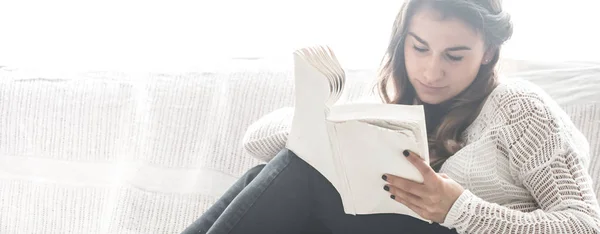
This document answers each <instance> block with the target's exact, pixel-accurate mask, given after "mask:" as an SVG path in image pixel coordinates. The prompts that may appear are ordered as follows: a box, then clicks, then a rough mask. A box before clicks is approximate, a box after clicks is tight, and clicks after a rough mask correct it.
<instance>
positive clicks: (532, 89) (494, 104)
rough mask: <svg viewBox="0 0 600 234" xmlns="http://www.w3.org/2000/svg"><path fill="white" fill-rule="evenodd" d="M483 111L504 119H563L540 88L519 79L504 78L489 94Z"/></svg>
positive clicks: (552, 101)
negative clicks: (526, 117)
mask: <svg viewBox="0 0 600 234" xmlns="http://www.w3.org/2000/svg"><path fill="white" fill-rule="evenodd" d="M485 102H486V103H485V104H484V110H482V111H489V112H494V113H496V114H500V115H503V116H504V117H507V118H508V117H513V118H518V117H525V116H529V117H534V116H537V117H538V118H549V117H552V118H556V117H559V116H560V117H563V114H564V112H563V111H562V109H561V108H560V106H559V105H558V103H557V102H556V101H555V100H554V99H552V97H551V96H550V95H549V94H548V93H547V92H546V91H545V90H543V89H542V88H541V87H540V86H538V85H536V84H534V83H532V82H530V81H527V80H524V79H520V78H506V79H503V80H501V81H500V83H499V84H498V86H497V87H496V88H495V89H494V90H493V91H492V93H490V95H489V96H488V98H487V99H486V101H485Z"/></svg>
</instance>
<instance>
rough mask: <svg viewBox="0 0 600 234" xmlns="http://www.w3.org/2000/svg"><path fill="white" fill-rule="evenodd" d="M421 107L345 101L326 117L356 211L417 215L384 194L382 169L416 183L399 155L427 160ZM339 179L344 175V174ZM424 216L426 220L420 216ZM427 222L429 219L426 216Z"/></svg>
mask: <svg viewBox="0 0 600 234" xmlns="http://www.w3.org/2000/svg"><path fill="white" fill-rule="evenodd" d="M424 118H425V117H424V110H423V108H422V106H400V105H388V104H360V105H356V104H348V105H343V106H335V107H334V108H333V109H332V111H331V112H330V115H329V116H328V120H329V121H330V122H331V124H333V126H334V129H335V136H334V137H335V139H336V140H335V142H336V145H337V147H336V148H334V149H335V150H336V152H334V154H337V156H336V157H337V158H339V160H341V162H342V163H341V164H343V165H342V167H343V168H344V169H345V179H346V183H347V184H348V190H349V193H350V194H351V197H350V198H348V197H347V198H346V199H352V201H351V202H348V203H351V204H353V207H352V209H353V210H352V212H354V213H355V214H376V213H397V214H406V215H410V216H413V217H416V218H419V219H422V220H425V219H423V218H422V217H420V216H418V215H417V214H416V213H415V212H414V211H412V210H410V209H408V208H407V207H406V206H404V205H402V204H401V203H398V202H396V201H394V200H392V199H390V198H389V193H388V192H386V191H384V190H383V185H385V181H383V180H382V179H381V175H383V174H384V173H390V174H394V175H397V176H400V177H403V178H407V179H410V180H413V181H416V182H422V181H423V176H422V175H421V174H420V172H419V171H418V170H417V168H416V167H414V166H413V165H412V163H410V162H409V161H408V160H407V159H406V157H404V156H403V155H402V151H404V150H411V151H413V152H415V153H417V154H419V155H420V156H421V157H423V158H424V159H425V160H426V162H429V153H428V146H427V135H426V132H424V131H422V130H424V129H425V120H424ZM343 179H344V178H343ZM425 221H428V220H425ZM428 222H429V221H428Z"/></svg>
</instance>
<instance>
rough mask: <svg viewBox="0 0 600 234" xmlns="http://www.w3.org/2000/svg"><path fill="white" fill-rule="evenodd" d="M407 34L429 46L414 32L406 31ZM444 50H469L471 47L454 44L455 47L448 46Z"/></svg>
mask: <svg viewBox="0 0 600 234" xmlns="http://www.w3.org/2000/svg"><path fill="white" fill-rule="evenodd" d="M408 34H409V35H411V36H413V37H414V38H415V39H416V40H417V41H419V42H420V43H421V44H423V45H426V46H429V44H428V43H427V42H426V41H425V40H423V39H422V38H420V37H419V36H417V35H416V34H415V33H413V32H408ZM446 50H447V51H459V50H471V48H470V47H467V46H456V47H450V48H448V49H446Z"/></svg>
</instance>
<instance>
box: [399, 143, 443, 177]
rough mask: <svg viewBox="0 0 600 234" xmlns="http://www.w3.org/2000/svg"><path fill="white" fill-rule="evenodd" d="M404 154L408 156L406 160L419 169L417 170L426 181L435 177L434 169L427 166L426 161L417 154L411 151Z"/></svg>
mask: <svg viewBox="0 0 600 234" xmlns="http://www.w3.org/2000/svg"><path fill="white" fill-rule="evenodd" d="M402 154H403V155H404V156H406V159H408V161H410V162H411V163H412V164H413V165H415V167H417V170H419V172H421V175H423V178H424V179H426V178H431V177H432V176H434V175H435V171H433V169H432V168H431V167H430V166H429V165H427V163H426V162H425V160H423V159H422V158H421V157H419V155H417V154H415V153H414V152H412V151H410V150H404V152H402Z"/></svg>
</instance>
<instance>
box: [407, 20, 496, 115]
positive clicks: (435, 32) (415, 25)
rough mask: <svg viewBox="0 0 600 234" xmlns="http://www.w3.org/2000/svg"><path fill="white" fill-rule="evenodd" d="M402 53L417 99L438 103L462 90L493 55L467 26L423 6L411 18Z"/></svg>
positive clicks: (477, 35)
mask: <svg viewBox="0 0 600 234" xmlns="http://www.w3.org/2000/svg"><path fill="white" fill-rule="evenodd" d="M404 55H405V65H406V71H407V72H408V79H409V81H410V83H411V84H412V85H413V87H414V88H415V90H416V92H417V96H418V97H419V99H420V100H421V101H422V102H425V103H428V104H439V103H442V102H444V101H447V100H449V99H451V98H453V97H455V96H456V95H458V94H459V93H460V92H462V91H463V90H465V89H466V88H467V87H468V86H469V85H470V84H471V83H472V82H473V80H474V79H475V77H476V76H477V73H478V72H479V68H480V66H481V65H482V64H486V63H487V62H489V60H490V59H491V58H492V55H493V54H492V53H486V46H485V43H484V41H483V37H482V36H481V35H480V34H479V33H478V32H476V31H475V30H474V29H473V28H472V27H470V26H469V25H467V24H465V23H463V22H462V21H461V20H459V19H456V18H450V17H448V18H446V19H442V18H441V15H440V14H439V13H438V12H437V11H435V10H432V9H428V8H423V9H421V10H419V11H418V12H416V14H415V15H414V16H413V18H412V20H411V23H410V25H409V28H408V35H407V36H406V41H405V43H404Z"/></svg>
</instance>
